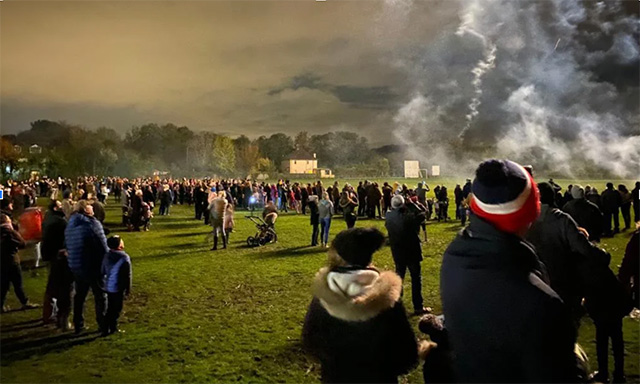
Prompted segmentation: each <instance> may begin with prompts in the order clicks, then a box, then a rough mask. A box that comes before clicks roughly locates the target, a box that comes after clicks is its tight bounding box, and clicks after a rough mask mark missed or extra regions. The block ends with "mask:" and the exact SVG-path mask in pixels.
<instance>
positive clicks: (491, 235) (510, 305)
mask: <svg viewBox="0 0 640 384" xmlns="http://www.w3.org/2000/svg"><path fill="white" fill-rule="evenodd" d="M472 192H473V193H472V194H471V201H470V207H471V211H472V214H471V218H470V224H469V226H467V227H466V228H465V229H464V230H462V232H460V234H458V236H457V237H456V238H455V239H454V240H453V242H452V243H451V244H450V245H449V247H448V248H447V250H446V252H445V255H444V258H443V262H442V269H441V274H440V293H441V297H442V306H443V310H444V317H445V319H446V326H447V330H448V333H449V337H450V341H451V347H452V349H453V353H454V355H455V358H454V362H453V372H454V377H455V381H456V382H463V383H465V382H466V383H470V382H478V383H497V382H511V383H523V382H538V383H540V382H560V383H566V382H574V381H576V380H577V373H576V364H575V361H576V359H575V355H574V352H573V351H574V343H575V341H576V332H575V329H574V327H573V324H572V321H571V316H570V313H569V310H568V308H567V306H566V305H564V304H563V302H562V300H561V299H560V297H558V295H557V294H556V293H555V292H554V291H553V290H552V289H551V287H549V285H547V284H546V283H545V281H544V273H543V272H542V265H541V263H540V261H539V260H538V258H537V256H536V254H535V252H534V250H533V248H532V247H531V246H530V245H528V244H527V243H526V242H525V241H523V240H522V236H523V235H524V234H525V233H526V231H527V229H528V228H529V226H530V225H531V223H533V222H534V221H535V219H536V218H537V216H538V214H539V211H540V202H539V198H538V191H537V187H536V184H535V182H534V181H533V178H532V177H531V175H529V173H528V172H527V171H526V170H525V169H524V168H523V167H522V166H520V165H519V164H516V163H514V162H511V161H509V160H489V161H486V162H483V163H482V164H480V166H479V167H478V169H477V170H476V178H475V180H474V182H473V187H472Z"/></svg>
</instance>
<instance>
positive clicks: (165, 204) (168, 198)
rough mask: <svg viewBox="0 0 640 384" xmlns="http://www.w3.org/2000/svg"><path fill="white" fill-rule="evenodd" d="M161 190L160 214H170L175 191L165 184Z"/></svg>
mask: <svg viewBox="0 0 640 384" xmlns="http://www.w3.org/2000/svg"><path fill="white" fill-rule="evenodd" d="M161 188H162V192H160V216H165V215H169V209H170V208H171V202H172V201H173V192H172V191H171V189H170V188H169V186H168V185H164V186H163V187H161Z"/></svg>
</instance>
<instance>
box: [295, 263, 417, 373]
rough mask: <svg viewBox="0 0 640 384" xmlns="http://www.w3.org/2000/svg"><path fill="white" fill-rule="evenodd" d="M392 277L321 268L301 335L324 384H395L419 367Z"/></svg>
mask: <svg viewBox="0 0 640 384" xmlns="http://www.w3.org/2000/svg"><path fill="white" fill-rule="evenodd" d="M401 290H402V281H401V280H400V277H399V276H398V275H396V274H395V273H393V272H382V273H380V272H378V271H376V270H374V269H342V268H338V269H335V270H330V269H329V268H322V269H320V271H319V272H318V273H317V275H316V277H315V279H314V283H313V295H314V297H313V300H312V301H311V304H310V306H309V310H308V312H307V316H306V318H305V322H304V327H303V330H302V341H303V344H304V346H305V348H306V349H307V350H308V351H309V352H310V353H311V354H313V355H314V356H315V357H317V358H318V359H319V360H320V362H321V363H322V371H321V380H322V382H325V383H394V382H397V380H398V375H402V374H405V373H407V372H408V371H409V370H410V369H411V368H412V367H414V366H415V365H416V364H417V358H418V344H417V342H416V338H415V335H414V333H413V329H412V328H411V324H410V323H409V320H408V319H407V315H406V312H405V309H404V307H403V305H402V301H401V300H400V293H401Z"/></svg>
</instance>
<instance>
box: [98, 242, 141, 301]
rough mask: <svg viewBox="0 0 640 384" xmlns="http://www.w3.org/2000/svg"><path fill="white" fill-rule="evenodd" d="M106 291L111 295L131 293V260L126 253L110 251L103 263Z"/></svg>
mask: <svg viewBox="0 0 640 384" xmlns="http://www.w3.org/2000/svg"><path fill="white" fill-rule="evenodd" d="M102 275H103V276H104V290H105V291H106V292H109V293H117V292H125V293H129V292H131V284H132V282H133V281H132V273H131V258H130V257H129V255H127V254H126V253H125V252H124V251H118V250H114V249H110V250H109V252H107V254H106V255H105V256H104V260H103V261H102Z"/></svg>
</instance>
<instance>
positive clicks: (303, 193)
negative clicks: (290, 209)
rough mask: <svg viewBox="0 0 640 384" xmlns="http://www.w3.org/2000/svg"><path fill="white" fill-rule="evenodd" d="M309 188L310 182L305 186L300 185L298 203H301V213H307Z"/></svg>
mask: <svg viewBox="0 0 640 384" xmlns="http://www.w3.org/2000/svg"><path fill="white" fill-rule="evenodd" d="M310 188H311V184H307V186H306V187H305V186H304V185H302V186H301V187H300V203H301V208H302V214H303V215H306V214H307V204H308V202H309V189H310ZM312 225H313V224H312Z"/></svg>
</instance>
